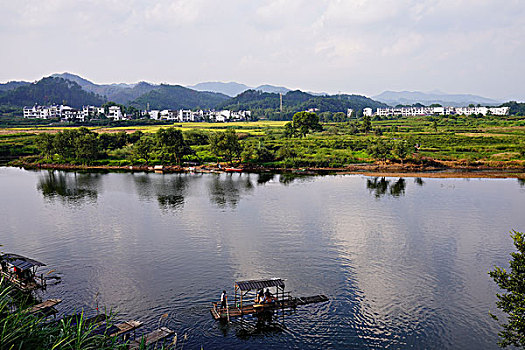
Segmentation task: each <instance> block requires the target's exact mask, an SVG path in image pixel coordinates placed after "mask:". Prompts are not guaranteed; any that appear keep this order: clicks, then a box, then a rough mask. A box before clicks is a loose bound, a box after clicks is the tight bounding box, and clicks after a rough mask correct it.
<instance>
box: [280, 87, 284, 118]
mask: <svg viewBox="0 0 525 350" xmlns="http://www.w3.org/2000/svg"><path fill="white" fill-rule="evenodd" d="M279 99H280V111H281V119H282V118H283V93H282V92H279Z"/></svg>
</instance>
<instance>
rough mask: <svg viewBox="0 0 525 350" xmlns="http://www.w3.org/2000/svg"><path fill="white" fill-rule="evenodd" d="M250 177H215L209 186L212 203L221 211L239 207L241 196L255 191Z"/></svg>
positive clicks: (236, 175) (230, 175)
mask: <svg viewBox="0 0 525 350" xmlns="http://www.w3.org/2000/svg"><path fill="white" fill-rule="evenodd" d="M253 187H254V186H253V183H252V181H251V179H250V175H242V174H226V175H225V176H214V178H213V179H212V180H211V181H210V182H209V184H208V193H209V195H210V201H211V202H212V203H214V204H215V205H217V206H218V207H219V208H221V209H225V208H227V207H230V208H232V209H234V208H236V207H237V204H238V203H239V200H240V198H241V194H246V193H249V192H251V191H253Z"/></svg>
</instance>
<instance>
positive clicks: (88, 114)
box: [82, 106, 105, 120]
mask: <svg viewBox="0 0 525 350" xmlns="http://www.w3.org/2000/svg"><path fill="white" fill-rule="evenodd" d="M102 114H105V111H104V107H96V106H82V116H83V117H84V120H88V119H90V118H94V117H98V116H100V115H102Z"/></svg>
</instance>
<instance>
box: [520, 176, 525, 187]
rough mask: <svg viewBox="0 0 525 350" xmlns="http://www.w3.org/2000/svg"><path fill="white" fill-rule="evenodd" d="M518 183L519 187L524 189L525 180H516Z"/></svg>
mask: <svg viewBox="0 0 525 350" xmlns="http://www.w3.org/2000/svg"><path fill="white" fill-rule="evenodd" d="M518 183H519V184H520V187H525V179H520V178H518Z"/></svg>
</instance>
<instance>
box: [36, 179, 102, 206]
mask: <svg viewBox="0 0 525 350" xmlns="http://www.w3.org/2000/svg"><path fill="white" fill-rule="evenodd" d="M100 180H101V175H100V174H92V173H90V174H82V173H67V172H58V171H48V172H45V173H42V175H40V176H39V179H38V184H37V189H38V190H39V191H41V192H42V194H43V195H44V197H46V198H48V199H51V200H54V199H55V198H59V199H61V200H62V201H64V202H68V203H73V204H81V203H84V202H93V201H96V199H97V196H98V187H99V183H100Z"/></svg>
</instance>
